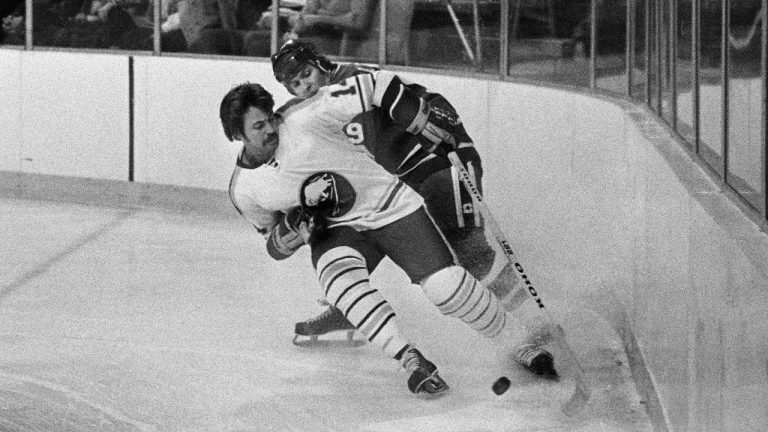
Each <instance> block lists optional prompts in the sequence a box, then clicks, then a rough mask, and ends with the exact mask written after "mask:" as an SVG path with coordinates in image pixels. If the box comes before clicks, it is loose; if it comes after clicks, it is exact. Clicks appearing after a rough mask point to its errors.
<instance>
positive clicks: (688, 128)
mask: <svg viewBox="0 0 768 432" xmlns="http://www.w3.org/2000/svg"><path fill="white" fill-rule="evenodd" d="M676 3H677V4H676V11H675V15H676V18H677V20H676V21H677V26H676V37H677V43H676V46H675V48H676V51H675V52H674V55H675V56H676V61H675V90H676V93H677V97H676V99H677V116H676V122H675V123H674V126H675V130H676V131H677V133H679V134H680V136H682V137H683V139H684V141H685V143H686V144H687V145H688V146H689V147H691V148H693V146H694V144H695V142H696V130H695V129H694V128H695V110H694V88H693V80H694V73H695V68H694V64H693V61H694V59H693V56H692V53H693V50H692V44H693V32H694V22H693V1H692V0H680V1H678V2H676Z"/></svg>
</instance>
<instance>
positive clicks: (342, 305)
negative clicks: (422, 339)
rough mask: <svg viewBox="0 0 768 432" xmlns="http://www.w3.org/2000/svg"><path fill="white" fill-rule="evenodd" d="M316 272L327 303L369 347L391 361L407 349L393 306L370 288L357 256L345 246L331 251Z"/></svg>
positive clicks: (364, 266) (364, 269)
mask: <svg viewBox="0 0 768 432" xmlns="http://www.w3.org/2000/svg"><path fill="white" fill-rule="evenodd" d="M317 272H318V274H319V275H320V276H319V277H320V285H321V286H322V288H323V293H324V294H325V298H326V300H327V301H328V302H329V303H330V304H332V305H333V306H335V307H336V308H338V309H339V310H341V312H342V313H343V314H344V316H346V317H347V319H348V320H349V321H350V322H351V323H352V324H353V325H354V326H355V327H357V329H358V330H359V331H360V332H361V333H363V334H364V335H365V337H366V338H367V339H368V341H369V342H370V343H372V344H374V345H376V346H378V347H379V348H380V349H381V350H382V351H384V354H386V355H387V356H389V357H391V358H395V356H396V355H397V353H398V352H400V351H401V350H402V349H403V348H404V347H405V346H406V345H408V343H409V341H408V338H406V337H405V336H404V335H402V334H401V333H400V330H399V328H398V326H397V317H396V316H395V311H394V310H393V309H392V306H390V305H389V303H387V301H386V300H385V299H384V297H383V296H382V295H381V293H380V292H379V291H378V290H376V289H374V288H372V287H371V284H370V282H369V280H368V277H369V274H368V269H367V268H366V263H365V258H364V257H363V255H362V254H360V252H358V251H356V250H354V249H352V248H350V247H346V246H342V247H336V248H333V249H331V250H329V251H328V252H326V253H324V254H323V256H321V257H320V259H319V260H318V262H317Z"/></svg>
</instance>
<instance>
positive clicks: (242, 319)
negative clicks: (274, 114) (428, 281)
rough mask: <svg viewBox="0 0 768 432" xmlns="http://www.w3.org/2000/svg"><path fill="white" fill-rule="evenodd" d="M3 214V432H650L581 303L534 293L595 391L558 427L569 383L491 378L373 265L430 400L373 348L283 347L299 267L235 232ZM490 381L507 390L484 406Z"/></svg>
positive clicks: (309, 295) (615, 356)
mask: <svg viewBox="0 0 768 432" xmlns="http://www.w3.org/2000/svg"><path fill="white" fill-rule="evenodd" d="M0 212H1V213H2V214H3V223H2V225H0V230H2V236H0V246H2V247H0V262H2V263H3V264H2V267H1V268H2V272H0V281H2V289H1V290H0V340H1V341H2V344H1V345H0V346H2V349H0V431H14V432H15V431H60V432H68V431H100V432H101V431H312V432H315V431H440V432H450V431H462V432H464V431H529V432H530V431H584V432H586V431H590V432H591V431H601V432H603V431H604V432H614V431H651V430H652V428H651V426H650V423H649V421H648V418H647V416H646V414H645V412H644V406H643V404H642V403H641V400H640V398H639V396H638V393H637V391H636V389H635V387H634V384H633V382H632V379H631V377H630V372H629V368H628V365H627V359H626V356H625V354H624V352H623V350H622V348H621V343H620V341H619V339H618V336H617V335H616V334H615V332H614V331H613V330H612V329H611V328H610V326H609V325H608V324H607V323H606V322H605V321H604V320H603V319H602V318H601V317H600V316H599V315H598V314H596V313H594V312H593V311H590V309H589V308H586V307H584V304H583V303H579V302H573V301H571V300H568V301H566V300H563V299H558V298H553V296H550V298H547V297H546V293H545V292H544V293H542V296H543V298H544V301H545V302H546V304H547V305H548V307H549V308H550V309H551V310H552V311H553V313H554V315H555V316H556V317H557V318H558V319H559V320H561V321H562V323H563V325H564V327H565V329H566V332H567V333H568V337H569V342H570V343H571V345H572V346H573V348H574V350H575V351H576V354H577V355H578V356H579V358H580V360H581V361H582V363H583V366H584V367H585V369H586V373H587V378H588V379H589V381H590V383H591V386H592V399H591V400H590V402H589V404H588V405H587V407H586V408H585V409H584V411H582V412H581V413H579V414H578V415H576V416H574V417H571V418H569V417H565V416H564V415H562V414H561V413H560V412H559V405H560V403H561V402H562V401H564V400H565V399H567V398H568V397H569V395H570V392H571V391H572V390H573V385H572V383H571V382H569V381H568V380H567V379H564V380H562V381H560V382H553V381H542V380H541V379H538V378H536V377H533V376H531V375H529V374H528V373H526V372H525V371H522V370H520V369H518V368H516V367H515V366H512V365H507V366H506V367H502V366H501V365H500V364H498V361H497V355H496V353H495V352H496V350H495V348H494V347H493V345H491V344H490V343H489V342H488V341H485V340H482V339H481V338H480V337H479V336H477V335H476V334H475V333H474V332H473V331H471V330H470V329H468V328H467V327H465V326H464V325H463V324H462V323H460V322H458V321H455V320H451V319H448V318H445V317H443V316H441V315H440V314H439V313H438V312H437V310H436V308H435V307H434V306H432V305H431V304H430V303H429V302H428V301H427V300H426V298H425V297H424V295H423V294H422V293H421V291H420V289H419V288H418V287H417V286H414V285H410V284H409V283H408V281H407V278H406V277H405V275H404V273H402V272H401V271H400V270H398V269H396V268H394V267H393V266H392V265H391V264H389V263H388V262H385V263H384V264H383V265H382V266H381V268H380V269H379V270H378V271H377V273H375V274H374V276H373V277H372V283H373V284H375V285H376V286H377V287H379V288H380V289H381V290H382V291H383V292H384V294H385V296H386V297H387V298H388V299H389V300H390V302H391V303H392V304H393V307H394V308H395V310H396V311H397V312H398V316H399V320H400V324H401V327H402V328H403V329H404V330H405V331H406V333H407V334H408V335H409V336H410V337H411V338H412V339H413V341H414V342H415V343H416V344H417V345H418V346H419V348H420V349H421V350H422V351H423V352H424V353H425V354H426V355H427V356H428V357H429V358H430V359H432V360H433V361H434V362H435V363H436V364H437V365H438V367H439V368H440V370H441V374H442V375H443V377H444V378H445V379H446V381H448V383H449V385H450V386H451V390H450V392H449V393H448V394H447V395H446V396H444V397H442V398H439V399H436V400H426V399H423V398H419V397H416V396H413V395H411V394H410V393H409V392H408V390H407V388H406V384H405V375H404V374H403V373H402V372H401V371H400V370H399V369H398V366H397V364H396V363H395V362H394V361H392V360H390V359H387V358H385V357H384V356H383V355H382V354H381V353H380V352H379V351H377V350H375V349H374V348H372V347H371V346H370V345H365V346H363V347H358V348H339V347H334V348H318V349H307V348H301V347H296V346H294V345H293V344H291V338H292V336H293V324H294V322H295V321H299V320H303V319H305V318H308V317H309V316H312V315H314V314H316V313H318V312H320V311H321V309H320V307H319V306H318V305H317V303H316V301H315V300H316V299H318V298H319V288H318V287H317V285H316V280H315V276H314V273H313V270H312V268H311V266H310V263H309V256H308V251H307V250H301V251H300V252H299V253H297V255H296V256H294V257H292V258H290V259H288V260H286V261H282V262H276V261H272V260H271V259H269V257H268V256H267V255H266V253H265V252H264V250H263V240H262V238H261V237H260V236H259V235H258V234H257V233H256V232H255V230H253V228H251V227H250V226H248V225H247V224H246V223H245V222H243V221H241V220H240V219H239V217H238V216H235V215H233V216H231V217H225V216H210V215H196V214H179V213H174V212H170V211H169V212H162V211H149V210H125V209H117V208H99V207H88V206H79V205H74V204H62V203H50V202H37V201H18V200H2V201H0ZM585 302H586V301H585ZM529 303H530V302H529ZM527 306H528V305H526V307H527ZM340 337H343V335H342V336H340ZM555 354H556V355H557V352H556V351H555ZM500 374H505V375H507V376H509V377H510V379H511V381H512V387H511V388H510V390H509V391H508V392H507V393H506V394H504V395H503V396H501V397H498V396H496V395H494V394H493V393H492V392H491V384H492V383H493V381H494V380H495V379H496V378H497V377H498V376H499V375H500Z"/></svg>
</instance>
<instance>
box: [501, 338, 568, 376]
mask: <svg viewBox="0 0 768 432" xmlns="http://www.w3.org/2000/svg"><path fill="white" fill-rule="evenodd" d="M512 359H513V360H514V361H515V362H516V363H517V364H519V365H520V366H522V367H524V368H525V369H527V370H529V371H531V372H533V373H534V374H535V375H539V376H541V377H544V378H549V379H557V377H558V375H557V371H556V370H555V358H554V357H553V356H552V354H551V353H550V352H549V351H547V350H545V349H543V348H541V347H540V346H539V345H537V344H532V343H528V344H522V345H518V346H517V347H515V349H514V350H513V351H512Z"/></svg>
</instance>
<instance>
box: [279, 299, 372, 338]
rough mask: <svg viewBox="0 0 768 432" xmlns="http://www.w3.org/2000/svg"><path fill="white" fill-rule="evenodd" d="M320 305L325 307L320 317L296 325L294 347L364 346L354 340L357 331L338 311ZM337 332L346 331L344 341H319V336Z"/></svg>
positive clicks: (331, 307)
mask: <svg viewBox="0 0 768 432" xmlns="http://www.w3.org/2000/svg"><path fill="white" fill-rule="evenodd" d="M321 304H323V305H326V306H327V308H326V309H325V311H323V312H322V313H321V314H320V315H318V316H316V317H314V318H310V319H308V320H306V321H302V322H298V323H296V328H295V330H294V332H295V335H294V336H293V344H294V345H297V346H303V347H318V346H329V345H335V346H350V347H357V346H360V345H364V344H365V341H362V340H356V339H355V338H354V336H355V330H357V329H356V328H355V326H354V325H352V323H351V322H349V320H348V319H347V317H345V316H344V314H343V313H341V311H340V310H339V309H337V308H335V307H333V306H331V305H329V304H328V303H325V302H321ZM337 331H346V340H333V339H329V340H320V339H319V336H322V335H326V334H328V333H333V332H337ZM307 338H308V339H307Z"/></svg>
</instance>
